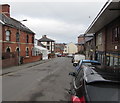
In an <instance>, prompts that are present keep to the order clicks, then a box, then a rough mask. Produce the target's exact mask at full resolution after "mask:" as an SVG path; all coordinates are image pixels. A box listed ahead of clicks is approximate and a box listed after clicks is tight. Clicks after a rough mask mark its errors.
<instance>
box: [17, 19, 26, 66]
mask: <svg viewBox="0 0 120 103" xmlns="http://www.w3.org/2000/svg"><path fill="white" fill-rule="evenodd" d="M23 21H27V19H24V20H21V21H19V22H20V23H21V22H23ZM20 26H21V24H20V25H19V28H18V34H19V41H18V48H19V51H18V65H20V64H21V63H20V60H21V58H20Z"/></svg>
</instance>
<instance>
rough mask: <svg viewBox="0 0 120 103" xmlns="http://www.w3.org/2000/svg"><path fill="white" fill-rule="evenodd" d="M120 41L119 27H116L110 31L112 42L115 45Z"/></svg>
mask: <svg viewBox="0 0 120 103" xmlns="http://www.w3.org/2000/svg"><path fill="white" fill-rule="evenodd" d="M119 41H120V26H116V27H114V28H113V29H112V42H113V43H117V42H119Z"/></svg>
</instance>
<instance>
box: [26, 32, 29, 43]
mask: <svg viewBox="0 0 120 103" xmlns="http://www.w3.org/2000/svg"><path fill="white" fill-rule="evenodd" d="M26 43H29V35H28V34H27V35H26Z"/></svg>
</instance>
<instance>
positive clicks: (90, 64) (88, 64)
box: [73, 60, 101, 70]
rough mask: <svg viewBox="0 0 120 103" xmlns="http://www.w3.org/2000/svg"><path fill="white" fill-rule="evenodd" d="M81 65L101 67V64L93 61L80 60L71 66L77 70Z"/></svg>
mask: <svg viewBox="0 0 120 103" xmlns="http://www.w3.org/2000/svg"><path fill="white" fill-rule="evenodd" d="M82 65H86V66H94V65H101V63H100V62H98V61H95V60H80V61H79V63H78V64H73V66H75V67H76V69H77V70H78V69H80V68H81V66H82Z"/></svg>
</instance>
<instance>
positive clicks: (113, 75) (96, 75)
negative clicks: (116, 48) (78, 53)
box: [83, 66, 120, 83]
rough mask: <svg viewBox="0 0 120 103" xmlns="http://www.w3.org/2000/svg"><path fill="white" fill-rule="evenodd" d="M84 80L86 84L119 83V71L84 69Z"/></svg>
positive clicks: (95, 68) (94, 68) (97, 68)
mask: <svg viewBox="0 0 120 103" xmlns="http://www.w3.org/2000/svg"><path fill="white" fill-rule="evenodd" d="M83 70H84V78H85V81H86V82H87V83H93V82H100V81H105V82H120V70H114V69H111V70H107V69H106V68H99V67H98V66H97V67H87V66H86V67H84V69H83Z"/></svg>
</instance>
